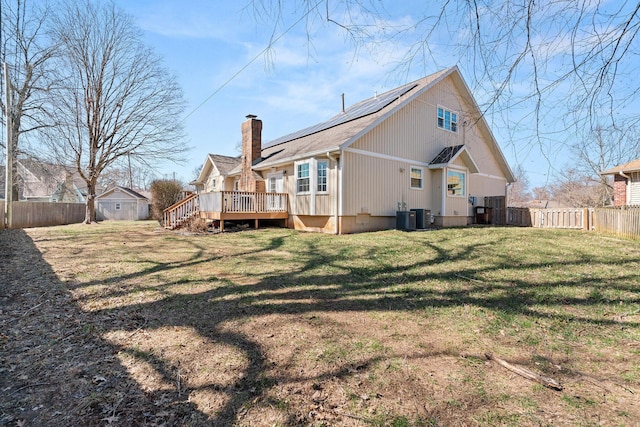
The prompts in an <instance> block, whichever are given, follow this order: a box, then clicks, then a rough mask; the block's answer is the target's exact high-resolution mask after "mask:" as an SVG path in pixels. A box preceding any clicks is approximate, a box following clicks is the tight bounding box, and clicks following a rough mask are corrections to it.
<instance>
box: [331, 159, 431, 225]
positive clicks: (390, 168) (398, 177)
mask: <svg viewBox="0 0 640 427" xmlns="http://www.w3.org/2000/svg"><path fill="white" fill-rule="evenodd" d="M343 165H344V166H343V179H344V197H343V200H344V201H343V214H344V215H347V216H351V215H357V214H361V213H369V214H371V215H373V216H395V214H396V211H397V210H398V203H400V204H401V209H402V206H403V205H402V203H403V202H404V203H405V204H406V209H413V208H422V209H431V208H432V207H431V206H430V203H431V199H430V192H429V190H428V189H429V188H430V186H431V174H430V173H429V169H428V168H427V167H426V166H421V167H422V168H423V186H422V187H423V188H422V190H415V189H411V185H410V167H411V166H419V165H415V164H414V163H413V162H402V161H396V160H389V159H386V158H378V157H372V156H369V155H364V154H358V153H353V152H349V151H347V152H345V153H344V156H343Z"/></svg>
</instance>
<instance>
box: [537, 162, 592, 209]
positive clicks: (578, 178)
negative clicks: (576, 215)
mask: <svg viewBox="0 0 640 427" xmlns="http://www.w3.org/2000/svg"><path fill="white" fill-rule="evenodd" d="M601 189H602V187H601V186H600V183H599V182H598V181H597V180H594V179H593V178H592V177H591V176H590V175H585V174H583V173H580V172H579V171H577V170H576V169H571V168H568V169H567V170H566V171H565V173H564V174H563V175H562V176H560V177H558V178H557V179H556V181H555V182H554V183H553V184H551V185H549V190H550V193H551V199H552V200H554V201H556V202H558V203H560V204H562V205H563V206H567V207H571V208H589V207H594V206H598V205H601V204H602V194H601Z"/></svg>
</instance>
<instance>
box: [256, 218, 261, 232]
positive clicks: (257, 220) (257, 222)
mask: <svg viewBox="0 0 640 427" xmlns="http://www.w3.org/2000/svg"><path fill="white" fill-rule="evenodd" d="M259 222H260V220H259V219H258V218H256V230H257V229H258V224H259Z"/></svg>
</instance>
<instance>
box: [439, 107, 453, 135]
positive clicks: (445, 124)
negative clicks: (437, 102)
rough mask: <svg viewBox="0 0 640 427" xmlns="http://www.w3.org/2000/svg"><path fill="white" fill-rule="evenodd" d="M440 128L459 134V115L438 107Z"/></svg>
mask: <svg viewBox="0 0 640 427" xmlns="http://www.w3.org/2000/svg"><path fill="white" fill-rule="evenodd" d="M438 127H439V128H440V129H445V130H449V131H451V132H458V114H456V113H454V112H453V111H449V110H447V109H446V108H443V107H438Z"/></svg>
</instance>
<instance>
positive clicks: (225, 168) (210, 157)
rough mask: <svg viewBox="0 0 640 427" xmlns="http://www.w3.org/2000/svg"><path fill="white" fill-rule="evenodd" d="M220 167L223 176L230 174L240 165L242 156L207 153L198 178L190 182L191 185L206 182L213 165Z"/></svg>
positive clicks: (219, 170)
mask: <svg viewBox="0 0 640 427" xmlns="http://www.w3.org/2000/svg"><path fill="white" fill-rule="evenodd" d="M214 166H215V167H216V168H217V169H218V172H219V173H220V175H222V176H228V175H229V174H230V173H232V171H233V169H234V168H236V167H237V166H240V157H232V156H223V155H221V154H207V158H206V159H205V163H204V166H203V167H202V169H201V170H200V174H198V178H196V179H195V180H193V181H192V182H190V184H191V185H196V184H202V183H204V181H205V179H206V178H207V176H208V175H209V174H210V173H211V169H213V167H214Z"/></svg>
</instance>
